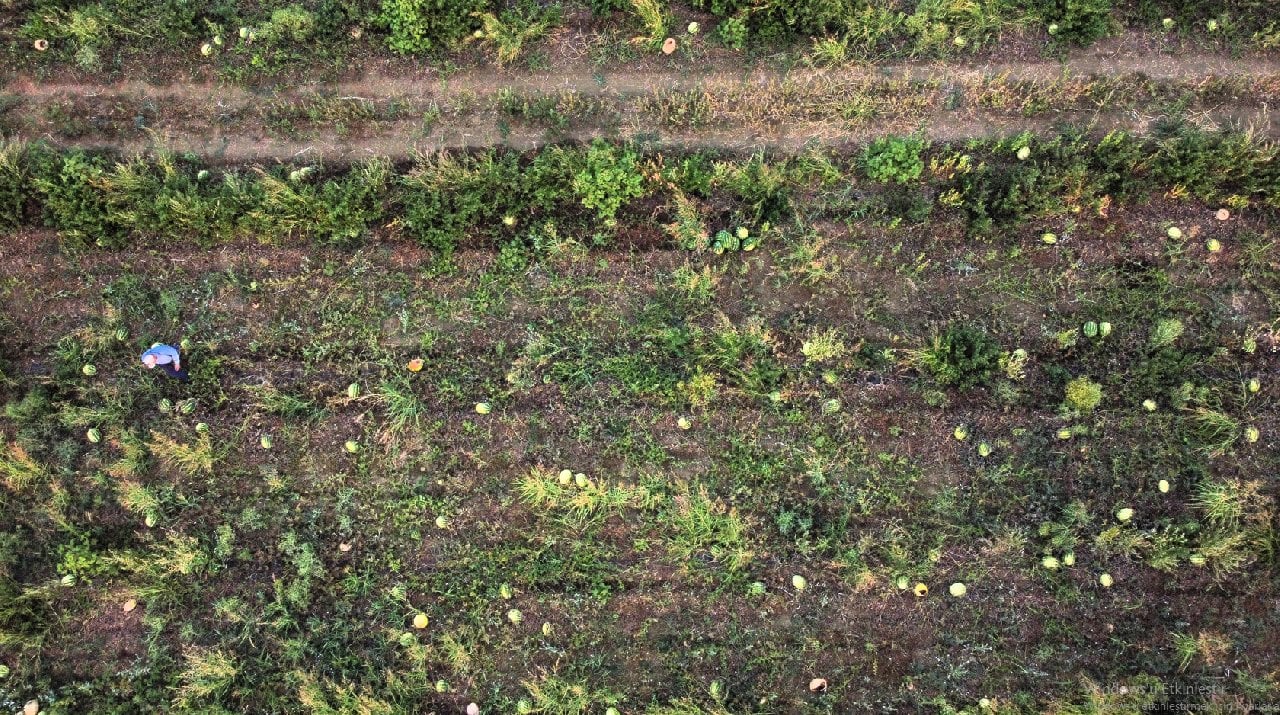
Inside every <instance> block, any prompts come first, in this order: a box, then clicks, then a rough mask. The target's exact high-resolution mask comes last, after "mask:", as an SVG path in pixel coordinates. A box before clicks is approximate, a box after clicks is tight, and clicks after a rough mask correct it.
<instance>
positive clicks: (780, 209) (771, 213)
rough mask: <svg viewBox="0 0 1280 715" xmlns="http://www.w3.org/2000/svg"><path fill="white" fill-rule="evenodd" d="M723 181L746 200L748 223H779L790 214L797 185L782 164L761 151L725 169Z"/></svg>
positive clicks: (735, 194) (735, 193)
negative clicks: (794, 184)
mask: <svg viewBox="0 0 1280 715" xmlns="http://www.w3.org/2000/svg"><path fill="white" fill-rule="evenodd" d="M719 184H720V186H722V187H724V188H725V189H727V190H728V191H729V192H730V193H731V194H732V195H733V196H734V197H735V198H736V199H738V200H739V201H741V202H742V203H743V204H745V206H744V207H743V209H742V214H743V215H742V220H744V221H746V222H748V223H753V224H754V223H760V222H763V221H768V222H771V223H777V222H779V221H781V220H783V219H785V218H789V214H790V211H791V193H792V190H793V187H792V186H791V183H790V182H789V181H787V173H786V171H785V169H784V168H783V166H782V165H781V164H779V163H773V162H768V161H766V160H765V158H764V156H763V155H761V154H756V155H755V156H752V157H751V159H749V160H748V161H747V162H746V163H745V164H739V165H735V166H733V167H732V168H730V169H728V170H727V171H724V172H723V175H722V176H721V177H720V179H719Z"/></svg>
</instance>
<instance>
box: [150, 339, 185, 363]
mask: <svg viewBox="0 0 1280 715" xmlns="http://www.w3.org/2000/svg"><path fill="white" fill-rule="evenodd" d="M148 355H155V356H156V364H157V365H168V364H169V363H173V362H176V363H181V362H182V361H181V360H180V359H179V358H178V349H177V348H175V347H173V346H172V345H165V344H164V343H156V344H155V345H153V346H151V349H150V350H148V351H146V352H145V353H142V360H143V361H144V362H145V361H146V359H147V356H148Z"/></svg>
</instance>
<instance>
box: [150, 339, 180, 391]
mask: <svg viewBox="0 0 1280 715" xmlns="http://www.w3.org/2000/svg"><path fill="white" fill-rule="evenodd" d="M142 364H143V365H146V366H147V368H148V369H151V370H154V369H155V367H156V366H157V365H159V366H160V368H161V369H163V370H164V372H165V374H166V375H168V376H169V377H172V378H177V379H178V380H181V381H183V382H187V381H189V380H190V379H191V378H190V377H188V376H187V371H186V370H183V369H182V356H181V355H179V354H178V349H177V348H175V347H173V346H172V345H165V344H164V343H156V344H155V345H152V346H151V348H150V349H149V350H147V351H146V352H145V353H142Z"/></svg>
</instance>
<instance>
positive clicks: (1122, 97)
mask: <svg viewBox="0 0 1280 715" xmlns="http://www.w3.org/2000/svg"><path fill="white" fill-rule="evenodd" d="M1188 98H1190V100H1189V101H1188ZM0 100H2V101H0V130H3V131H4V133H6V134H8V135H12V136H17V137H20V138H23V139H39V138H43V139H48V140H51V141H53V142H55V143H59V144H64V145H73V146H86V147H103V146H109V147H115V148H118V149H120V150H122V151H125V152H135V151H143V150H146V149H148V148H150V147H153V146H155V145H157V144H160V145H163V146H166V147H168V148H170V149H173V150H176V151H190V152H195V153H198V154H202V155H205V156H207V157H209V158H210V159H212V160H215V161H223V162H250V161H321V160H322V161H328V162H343V161H350V160H356V159H359V158H362V157H366V156H375V155H377V156H390V157H393V158H406V157H410V156H412V155H414V154H415V153H418V152H429V151H434V150H439V149H458V148H471V147H479V146H493V145H506V146H510V147H513V148H517V149H527V148H531V147H536V146H540V145H543V144H546V143H548V142H553V141H563V140H575V141H583V140H589V139H591V138H593V137H597V136H606V137H622V138H643V139H646V140H648V141H653V142H655V143H656V144H658V145H659V146H673V147H690V146H701V147H711V148H723V149H731V150H739V151H750V150H757V149H767V150H775V151H784V152H791V151H796V150H799V149H801V148H803V147H804V146H806V145H809V144H811V143H813V142H815V141H816V142H818V143H821V144H823V145H827V146H833V147H840V146H844V145H849V144H857V143H861V142H863V141H865V139H867V138H868V137H871V136H877V135H882V134H885V133H891V132H895V133H906V132H920V133H922V134H924V135H926V136H928V137H930V138H931V139H934V140H939V141H949V140H958V139H965V138H970V137H975V136H990V135H996V134H1013V133H1018V132H1021V131H1033V132H1051V131H1054V130H1055V128H1056V127H1058V126H1060V125H1063V124H1066V123H1070V124H1075V125H1083V126H1089V127H1093V128H1097V129H1101V130H1106V129H1114V128H1121V129H1126V130H1129V131H1134V132H1145V131H1147V130H1149V129H1150V127H1151V126H1152V124H1153V123H1154V122H1156V121H1158V120H1160V119H1161V118H1164V117H1168V116H1171V115H1173V114H1182V115H1184V116H1187V117H1189V118H1190V119H1191V120H1192V121H1194V122H1195V123H1197V124H1199V125H1200V126H1203V127H1206V128H1216V127H1221V126H1236V127H1248V128H1252V129H1253V130H1254V131H1256V132H1258V133H1261V134H1264V135H1269V136H1280V127H1277V126H1275V123H1274V122H1273V121H1272V119H1271V117H1270V113H1269V108H1270V106H1271V104H1273V103H1274V102H1276V101H1280V61H1277V60H1273V59H1268V58H1251V59H1231V58H1227V57H1222V56H1218V55H1187V56H1171V55H1153V54H1137V53H1124V52H1105V51H1100V50H1094V51H1091V52H1088V53H1081V54H1080V55H1079V56H1076V57H1072V58H1070V59H1069V60H1067V61H1066V62H1031V63H981V64H970V65H948V64H939V63H902V64H891V65H879V66H870V65H859V66H849V67H844V68H839V69H833V70H823V69H812V68H801V69H793V70H791V71H788V72H782V71H771V70H763V69H758V68H757V69H750V70H745V71H741V72H733V71H726V70H725V69H723V68H717V67H709V68H707V69H698V68H695V67H681V68H676V69H669V70H638V71H620V72H610V71H604V72H603V73H600V72H592V71H588V70H577V71H567V72H565V71H558V72H554V73H535V74H530V73H527V72H515V71H498V70H492V69H486V70H475V71H467V72H460V73H457V74H454V75H452V76H447V77H442V76H440V74H439V73H438V72H436V71H435V70H430V69H423V70H421V71H420V72H419V73H417V74H409V75H400V76H394V77H392V76H384V75H378V74H369V75H366V76H365V77H364V78H362V79H360V80H358V81H345V82H339V83H335V84H312V85H303V86H294V87H288V88H284V89H277V90H260V91H255V90H251V89H247V88H244V87H235V86H223V85H216V84H211V83H204V84H192V85H176V84H175V85H152V84H147V83H144V82H140V81H128V82H122V83H114V84H103V85H89V84H74V83H71V84H67V83H62V84H59V83H51V84H45V83H39V82H36V81H33V80H32V79H30V78H27V77H18V78H14V79H11V80H10V81H9V82H7V83H6V84H5V85H4V87H3V89H2V90H0Z"/></svg>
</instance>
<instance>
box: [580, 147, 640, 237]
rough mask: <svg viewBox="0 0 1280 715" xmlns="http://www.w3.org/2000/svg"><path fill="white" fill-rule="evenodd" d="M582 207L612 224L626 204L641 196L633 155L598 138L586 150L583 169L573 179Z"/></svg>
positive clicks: (636, 165) (638, 176) (638, 173)
mask: <svg viewBox="0 0 1280 715" xmlns="http://www.w3.org/2000/svg"><path fill="white" fill-rule="evenodd" d="M573 190H574V191H576V192H577V194H578V197H579V198H580V199H581V201H582V205H583V206H586V207H587V208H589V209H595V211H596V214H597V215H598V216H599V217H600V218H601V219H604V220H605V221H612V220H613V219H614V217H615V216H616V215H617V213H618V209H619V208H621V207H622V205H623V204H624V203H626V202H627V201H629V200H631V199H634V198H638V197H640V196H643V195H644V176H643V175H642V174H641V173H640V166H639V163H638V162H637V160H636V155H635V153H634V152H632V151H630V150H625V149H617V148H615V147H613V146H611V145H610V144H607V143H605V142H604V141H602V140H600V139H597V140H595V141H594V142H592V144H591V149H589V150H588V151H587V162H586V166H585V167H584V168H583V169H582V171H580V172H578V175H577V176H575V177H573Z"/></svg>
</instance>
